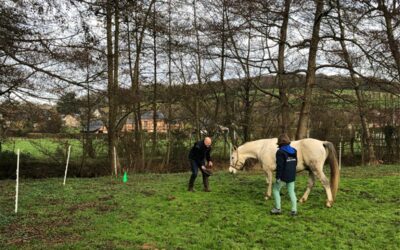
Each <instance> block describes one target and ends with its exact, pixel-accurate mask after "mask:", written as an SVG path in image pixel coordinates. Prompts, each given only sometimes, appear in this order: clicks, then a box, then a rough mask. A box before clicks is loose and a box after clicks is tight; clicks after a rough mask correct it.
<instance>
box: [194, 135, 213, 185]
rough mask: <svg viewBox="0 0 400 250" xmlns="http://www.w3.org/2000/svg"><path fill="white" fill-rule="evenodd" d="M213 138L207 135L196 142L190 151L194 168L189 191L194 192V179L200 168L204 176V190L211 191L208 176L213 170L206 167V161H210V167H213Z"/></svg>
mask: <svg viewBox="0 0 400 250" xmlns="http://www.w3.org/2000/svg"><path fill="white" fill-rule="evenodd" d="M210 153H211V138H210V137H206V138H204V140H202V141H198V142H195V143H194V145H193V147H192V148H191V150H190V152H189V161H190V167H191V170H192V175H191V176H190V179H189V188H188V191H191V192H194V189H193V187H194V181H195V180H196V177H197V173H198V170H199V169H200V171H201V173H202V176H203V185H204V191H205V192H210V191H211V190H210V187H209V182H208V177H209V176H210V175H211V171H210V170H208V169H207V168H206V164H205V163H206V162H205V160H207V162H208V167H210V168H211V167H212V164H213V163H212V161H211V155H210Z"/></svg>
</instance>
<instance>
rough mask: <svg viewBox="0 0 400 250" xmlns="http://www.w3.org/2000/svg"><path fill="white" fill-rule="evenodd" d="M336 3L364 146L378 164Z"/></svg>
mask: <svg viewBox="0 0 400 250" xmlns="http://www.w3.org/2000/svg"><path fill="white" fill-rule="evenodd" d="M336 4H337V8H338V22H339V28H340V46H341V48H342V52H343V57H344V59H345V62H346V64H347V67H348V69H349V72H350V77H351V82H352V84H353V87H354V90H355V93H356V97H357V108H358V113H359V115H360V120H361V126H362V130H363V133H362V134H363V138H365V140H364V139H363V140H362V142H363V143H364V142H365V145H364V146H363V148H366V149H367V159H366V160H367V162H368V165H371V164H372V165H374V164H376V157H375V150H374V145H373V143H372V138H371V133H370V131H369V127H368V120H367V116H366V113H367V112H366V111H367V108H366V104H365V101H364V98H363V96H362V92H361V90H360V85H359V83H358V81H357V78H356V76H355V71H354V67H353V62H352V60H351V58H350V55H349V52H348V50H347V46H346V43H345V41H344V39H345V37H346V36H345V29H344V26H343V21H342V16H341V6H340V0H337V1H336Z"/></svg>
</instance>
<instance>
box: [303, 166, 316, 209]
mask: <svg viewBox="0 0 400 250" xmlns="http://www.w3.org/2000/svg"><path fill="white" fill-rule="evenodd" d="M314 184H315V175H314V173H313V172H312V171H308V181H307V189H306V191H305V192H304V194H303V197H301V199H300V202H301V203H303V202H306V201H307V199H308V195H309V194H310V192H311V189H312V188H313V187H314Z"/></svg>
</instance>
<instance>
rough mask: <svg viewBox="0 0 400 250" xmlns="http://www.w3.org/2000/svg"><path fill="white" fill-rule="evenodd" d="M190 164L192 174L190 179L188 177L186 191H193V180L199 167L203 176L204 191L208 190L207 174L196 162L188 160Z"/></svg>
mask: <svg viewBox="0 0 400 250" xmlns="http://www.w3.org/2000/svg"><path fill="white" fill-rule="evenodd" d="M190 166H191V170H192V175H191V176H190V179H189V188H188V191H191V192H193V191H194V189H193V187H194V181H195V180H196V177H197V174H198V172H199V169H200V171H201V174H202V176H203V186H204V191H206V192H210V187H209V183H208V176H207V175H206V174H204V173H203V171H202V170H201V165H200V164H198V163H197V162H196V161H193V160H190Z"/></svg>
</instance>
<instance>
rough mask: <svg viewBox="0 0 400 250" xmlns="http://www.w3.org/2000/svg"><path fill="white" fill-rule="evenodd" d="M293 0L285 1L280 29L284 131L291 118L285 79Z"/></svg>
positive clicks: (282, 127)
mask: <svg viewBox="0 0 400 250" xmlns="http://www.w3.org/2000/svg"><path fill="white" fill-rule="evenodd" d="M290 4H291V0H286V1H285V10H284V11H283V14H282V16H283V21H282V26H281V30H280V40H279V53H278V74H277V76H276V78H277V81H278V85H279V100H280V104H281V112H280V119H279V122H280V127H281V132H282V133H287V132H288V125H289V124H288V120H289V117H290V115H289V98H288V93H287V92H288V88H287V83H286V79H285V44H286V35H287V27H288V22H289V10H290Z"/></svg>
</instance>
